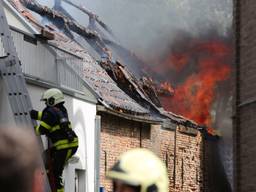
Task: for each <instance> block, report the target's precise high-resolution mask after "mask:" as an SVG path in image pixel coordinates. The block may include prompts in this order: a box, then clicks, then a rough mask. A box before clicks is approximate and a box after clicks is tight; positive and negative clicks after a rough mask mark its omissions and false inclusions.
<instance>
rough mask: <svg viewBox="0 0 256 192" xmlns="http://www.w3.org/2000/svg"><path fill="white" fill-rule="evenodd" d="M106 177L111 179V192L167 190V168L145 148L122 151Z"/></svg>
mask: <svg viewBox="0 0 256 192" xmlns="http://www.w3.org/2000/svg"><path fill="white" fill-rule="evenodd" d="M107 177H108V178H110V179H112V181H113V192H168V183H169V181H168V176H167V169H166V167H165V165H164V164H163V162H162V161H161V160H160V159H159V158H158V157H157V156H156V155H155V154H154V153H153V152H151V151H149V150H147V149H141V148H139V149H131V150H129V151H127V152H125V153H123V154H122V155H121V156H120V158H119V159H118V161H117V162H116V163H115V165H114V166H113V167H112V168H111V169H110V171H109V172H108V173H107Z"/></svg>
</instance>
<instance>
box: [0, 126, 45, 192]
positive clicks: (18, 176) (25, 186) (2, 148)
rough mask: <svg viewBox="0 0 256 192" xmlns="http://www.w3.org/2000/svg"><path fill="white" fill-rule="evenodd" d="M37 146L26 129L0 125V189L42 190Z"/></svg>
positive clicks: (27, 191)
mask: <svg viewBox="0 0 256 192" xmlns="http://www.w3.org/2000/svg"><path fill="white" fill-rule="evenodd" d="M37 146H38V144H37V141H36V138H35V136H34V135H33V133H32V132H30V131H29V130H28V129H18V128H8V129H7V128H5V127H0V187H1V190H0V191H5V192H43V177H42V175H41V173H42V172H41V169H40V163H39V162H40V161H39V158H40V155H39V151H38V148H37Z"/></svg>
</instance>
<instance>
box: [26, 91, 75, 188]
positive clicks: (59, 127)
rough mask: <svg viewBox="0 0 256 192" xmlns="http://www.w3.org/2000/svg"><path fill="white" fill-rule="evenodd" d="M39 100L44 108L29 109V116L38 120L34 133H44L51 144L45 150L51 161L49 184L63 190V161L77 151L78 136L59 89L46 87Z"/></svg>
mask: <svg viewBox="0 0 256 192" xmlns="http://www.w3.org/2000/svg"><path fill="white" fill-rule="evenodd" d="M41 101H44V102H45V104H46V107H45V108H44V110H43V111H42V112H39V111H36V110H31V111H30V116H31V118H32V119H35V120H40V124H39V125H38V126H37V127H36V128H35V131H36V134H37V135H46V136H47V137H48V138H49V140H50V142H51V145H52V146H51V147H50V149H48V150H47V151H48V152H49V153H50V159H51V162H52V174H53V176H54V181H53V184H51V186H52V188H55V189H53V191H57V192H64V187H63V184H62V172H63V169H64V166H65V163H66V162H67V161H68V160H69V159H70V158H71V157H72V156H73V155H74V154H75V152H76V151H77V148H78V137H77V135H76V134H75V132H74V131H73V130H72V127H71V123H70V121H69V119H68V113H67V110H66V108H65V107H64V105H63V104H64V102H65V101H64V95H63V93H62V92H61V91H60V90H59V89H56V88H51V89H48V90H47V91H45V92H44V93H43V95H42V98H41ZM46 169H47V166H46ZM48 176H49V175H48ZM49 179H50V178H49Z"/></svg>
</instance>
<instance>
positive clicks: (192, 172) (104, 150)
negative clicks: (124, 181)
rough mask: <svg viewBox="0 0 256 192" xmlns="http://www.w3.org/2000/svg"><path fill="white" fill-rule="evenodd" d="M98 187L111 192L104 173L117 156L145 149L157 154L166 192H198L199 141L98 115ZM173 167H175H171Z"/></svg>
mask: <svg viewBox="0 0 256 192" xmlns="http://www.w3.org/2000/svg"><path fill="white" fill-rule="evenodd" d="M100 115H101V119H102V122H101V161H100V182H101V183H100V184H101V186H103V187H104V188H105V191H106V192H110V191H111V183H110V181H108V180H106V179H105V173H106V171H107V170H108V169H109V168H110V167H111V166H112V165H113V164H114V162H115V160H116V159H117V158H118V157H119V155H120V154H121V153H122V152H124V151H126V150H128V149H130V148H135V147H145V148H149V149H151V150H152V151H154V152H155V153H156V154H158V155H159V156H160V157H161V158H162V159H163V161H164V162H165V164H166V166H167V167H168V175H169V179H170V191H177V192H178V191H195V192H197V191H198V192H199V191H202V187H203V186H202V185H203V182H202V178H203V174H202V170H203V167H202V165H203V164H202V159H203V158H202V155H203V153H202V149H203V148H202V137H201V134H200V133H197V135H187V134H184V133H181V132H180V131H179V129H177V131H176V132H175V127H176V125H173V127H172V128H171V129H162V128H161V126H160V125H150V124H146V123H141V122H136V121H131V120H126V119H123V118H119V117H117V116H113V115H108V114H106V113H102V114H100ZM174 164H175V166H174Z"/></svg>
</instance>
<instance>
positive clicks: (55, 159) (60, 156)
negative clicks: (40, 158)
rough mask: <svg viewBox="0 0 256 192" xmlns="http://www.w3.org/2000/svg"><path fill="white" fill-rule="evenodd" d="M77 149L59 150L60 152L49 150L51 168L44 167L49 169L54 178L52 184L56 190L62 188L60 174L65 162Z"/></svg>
mask: <svg viewBox="0 0 256 192" xmlns="http://www.w3.org/2000/svg"><path fill="white" fill-rule="evenodd" d="M76 151H77V147H72V148H67V149H61V150H54V149H51V150H50V159H51V166H49V165H46V167H48V168H49V167H51V169H52V170H51V171H52V174H53V176H54V183H55V185H54V186H55V187H56V188H57V189H60V188H62V187H63V184H62V172H63V169H64V166H65V164H66V162H67V161H68V160H69V159H70V158H71V157H72V156H73V155H74V154H75V152H76Z"/></svg>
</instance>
